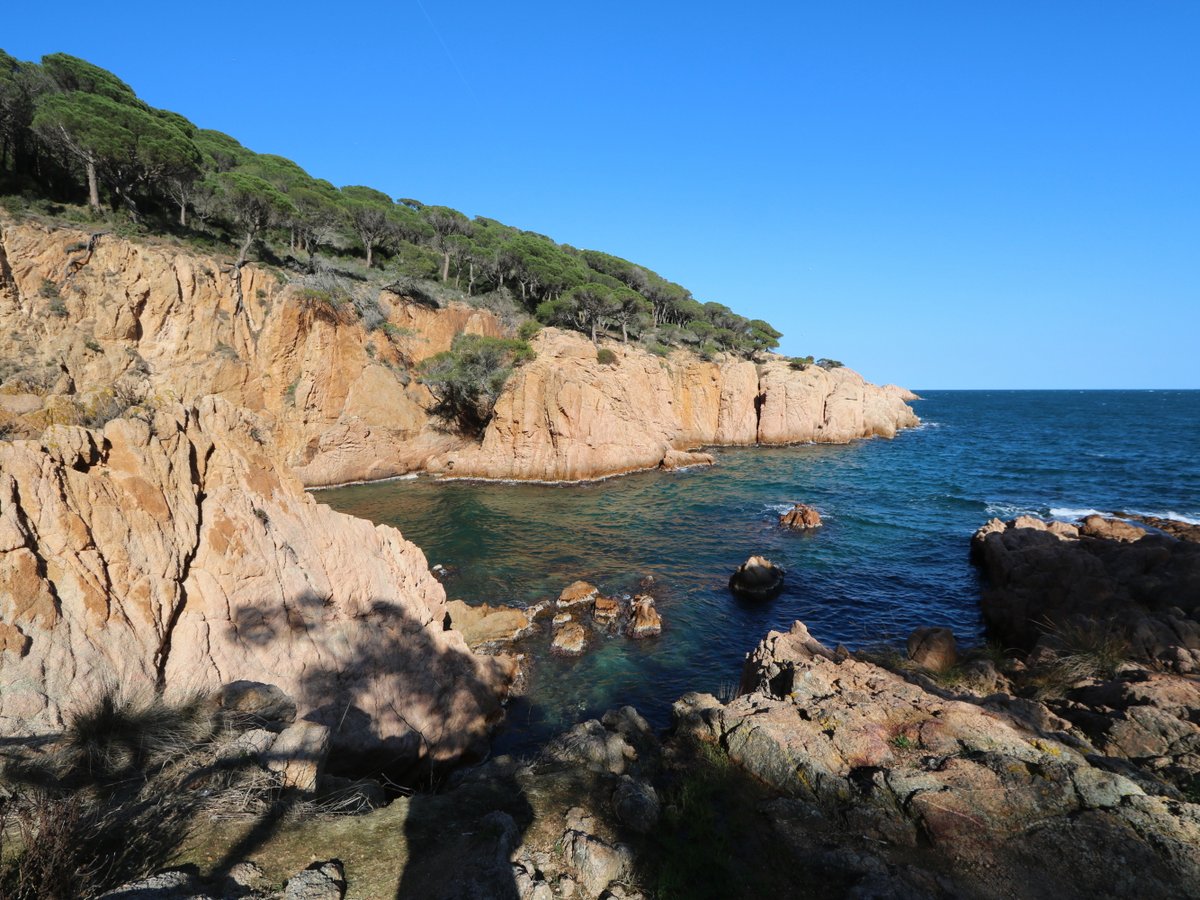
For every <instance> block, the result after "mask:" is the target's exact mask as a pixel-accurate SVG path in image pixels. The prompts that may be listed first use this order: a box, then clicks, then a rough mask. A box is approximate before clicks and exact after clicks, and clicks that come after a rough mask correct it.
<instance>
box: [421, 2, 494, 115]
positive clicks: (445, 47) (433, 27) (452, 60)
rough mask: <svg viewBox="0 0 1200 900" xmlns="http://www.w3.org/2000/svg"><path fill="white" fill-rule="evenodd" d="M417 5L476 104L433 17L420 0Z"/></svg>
mask: <svg viewBox="0 0 1200 900" xmlns="http://www.w3.org/2000/svg"><path fill="white" fill-rule="evenodd" d="M417 6H419V7H420V8H421V12H422V13H424V14H425V21H426V22H428V23H429V27H430V28H432V29H433V34H434V36H435V37H436V38H437V39H438V43H439V44H441V45H442V49H443V50H444V51H446V59H448V60H450V65H452V66H454V71H455V72H457V73H458V77H459V80H460V81H462V83H463V87H465V88H466V89H467V93H468V94H470V95H471V99H472V100H474V101H475V104H476V105H477V106H478V105H480V103H479V98H478V97H477V96H475V91H473V90H472V89H471V85H470V84H468V83H467V76H465V75H463V71H462V69H460V68H459V67H458V63H457V62H455V60H454V54H453V53H451V52H450V48H449V47H447V46H446V42H445V40H443V39H442V33H441V32H440V31H438V28H437V26H436V25H434V24H433V17H432V16H430V15H429V10H427V9H426V8H425V4H424V3H422V2H421V0H417Z"/></svg>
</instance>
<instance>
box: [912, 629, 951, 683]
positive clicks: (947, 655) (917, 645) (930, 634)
mask: <svg viewBox="0 0 1200 900" xmlns="http://www.w3.org/2000/svg"><path fill="white" fill-rule="evenodd" d="M908 658H909V659H910V660H912V661H913V662H914V663H916V664H917V665H918V666H920V667H921V668H922V669H928V670H929V671H930V672H945V671H947V670H948V669H952V668H953V667H954V666H955V664H956V663H957V662H958V644H957V643H956V642H955V640H954V632H953V631H951V630H950V629H949V628H918V629H916V630H915V631H914V632H913V633H912V634H910V635H909V636H908Z"/></svg>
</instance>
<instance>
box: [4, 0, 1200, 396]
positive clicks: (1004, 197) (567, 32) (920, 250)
mask: <svg viewBox="0 0 1200 900" xmlns="http://www.w3.org/2000/svg"><path fill="white" fill-rule="evenodd" d="M13 5H14V6H16V4H13ZM113 9H119V10H120V12H119V13H117V12H114V11H112V10H110V11H108V12H104V13H97V12H96V9H95V6H94V4H82V3H59V4H36V5H35V4H20V5H19V6H17V8H15V9H11V10H6V12H5V14H4V17H3V22H2V23H0V47H3V48H4V49H6V50H7V51H8V52H10V53H12V54H13V55H15V56H18V57H20V58H23V59H37V58H38V57H40V56H41V55H43V54H45V53H51V52H55V51H60V50H61V51H65V52H68V53H72V54H75V55H78V56H83V57H85V58H87V59H89V60H91V61H93V62H95V63H97V64H99V65H102V66H104V67H106V68H109V69H112V70H113V71H114V72H116V73H117V74H118V75H120V76H121V77H122V78H124V79H125V80H126V81H128V82H129V83H130V84H131V85H132V86H133V87H134V88H135V89H136V90H137V91H138V93H139V94H140V95H141V96H142V97H143V98H145V99H146V100H147V101H148V102H150V103H153V104H155V105H157V106H162V107H166V108H168V109H173V110H176V111H177V112H180V113H183V114H184V115H187V116H188V117H189V118H191V119H192V120H193V121H195V122H196V123H198V124H199V125H201V126H203V127H208V128H216V129H219V130H221V131H225V132H228V133H230V134H232V135H234V136H235V137H237V138H238V139H239V140H241V141H242V143H244V144H246V145H247V146H249V147H251V148H253V149H255V150H258V151H260V152H271V153H278V154H282V155H284V156H288V157H291V158H292V159H295V160H296V161H297V162H299V163H300V164H301V165H303V166H304V167H305V168H307V169H308V170H309V171H310V172H311V173H312V174H314V175H316V176H319V177H324V178H328V179H329V180H331V181H333V182H335V183H337V184H353V183H358V184H369V185H372V186H374V187H378V188H380V189H382V190H384V191H387V192H388V193H389V194H391V195H392V196H395V197H401V196H403V197H416V198H418V199H420V200H423V201H425V202H430V203H444V204H447V205H450V206H454V207H457V208H459V209H461V210H463V211H464V212H466V213H468V214H470V215H486V216H491V217H494V218H497V219H500V220H501V221H504V222H507V223H509V224H512V225H516V226H519V227H521V228H527V229H531V230H534V231H539V232H542V233H544V234H548V235H550V236H552V237H554V238H556V239H557V240H560V241H564V242H567V243H570V244H573V245H575V246H579V247H587V248H595V249H601V250H606V251H608V252H611V253H616V254H618V255H620V256H624V257H627V258H629V259H633V260H635V261H637V262H640V263H643V264H645V265H647V266H649V267H651V268H654V269H656V270H657V271H659V272H660V273H662V274H663V275H665V276H667V277H669V278H671V279H673V280H676V281H679V282H680V283H682V284H684V285H686V286H688V287H689V288H691V289H692V291H693V292H694V293H695V295H696V296H697V298H698V299H701V300H719V301H721V302H723V303H727V304H729V305H730V306H732V307H733V308H734V309H736V310H738V311H739V312H742V313H743V314H746V315H751V316H758V317H762V318H765V319H767V320H769V321H770V322H772V323H773V324H775V325H776V327H778V328H780V329H781V330H783V331H784V332H785V338H784V341H783V345H782V347H781V350H782V351H783V352H787V353H792V354H797V355H802V354H808V353H813V354H816V355H818V356H830V357H834V358H837V359H841V360H843V361H845V362H846V363H847V364H848V365H851V366H854V367H855V368H857V369H859V370H860V371H862V372H863V373H864V374H865V375H867V377H869V378H871V379H872V380H875V381H881V382H883V381H894V382H898V383H902V384H906V385H909V386H911V387H914V388H917V389H921V388H925V389H933V388H978V387H989V388H998V387H1000V388H1002V387H1012V388H1033V387H1070V388H1093V387H1095V388H1100V387H1151V388H1162V387H1188V388H1200V53H1197V52H1196V50H1195V47H1196V44H1197V40H1198V39H1200V3H1196V2H1154V3H1145V4H1132V3H1127V2H1105V0H1091V2H1081V3H1070V2H1055V3H1046V2H1029V3H1022V2H1005V3H1000V2H978V3H962V2H953V3H951V2H946V3H934V2H904V3H900V2H894V0H879V2H874V3H862V2H858V3H855V2H846V3H828V2H822V3H807V2H804V3H756V2H748V3H740V4H728V3H722V4H716V3H705V2H689V3H674V2H660V3H646V2H641V3H636V4H635V3H627V2H619V0H618V2H608V3H562V2H555V3H548V2H516V3H508V4H499V3H495V2H489V3H483V2H473V0H470V2H455V3H449V2H446V0H419V2H418V0H397V2H394V3H358V4H341V5H328V4H322V5H316V4H304V3H296V2H292V3H288V4H266V3H246V2H241V3H236V4H235V3H228V2H212V3H208V4H205V5H204V7H203V9H201V8H200V7H192V8H185V7H178V8H175V5H173V4H162V3H154V4H149V3H136V2H126V3H121V4H116V5H114V7H113Z"/></svg>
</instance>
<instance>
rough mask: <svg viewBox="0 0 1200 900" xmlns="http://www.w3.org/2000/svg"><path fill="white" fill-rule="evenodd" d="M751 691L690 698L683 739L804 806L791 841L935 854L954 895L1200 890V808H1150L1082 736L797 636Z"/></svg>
mask: <svg viewBox="0 0 1200 900" xmlns="http://www.w3.org/2000/svg"><path fill="white" fill-rule="evenodd" d="M742 690H743V692H744V693H743V694H742V695H741V696H739V697H737V698H736V699H734V700H731V701H730V702H728V703H724V704H722V703H720V702H718V701H717V700H716V699H715V698H712V697H708V696H705V695H689V696H688V697H685V698H683V699H682V700H681V701H680V702H679V703H677V704H676V705H675V719H676V733H677V734H692V735H694V736H695V737H696V738H697V739H699V740H701V741H705V742H710V744H711V745H716V744H719V745H720V746H723V747H726V748H728V755H729V758H730V760H731V761H733V762H734V763H736V764H737V765H738V766H741V767H743V768H744V769H745V770H746V771H747V772H749V773H751V774H752V775H754V776H755V777H756V778H758V779H761V780H762V781H763V782H765V783H766V784H768V785H770V786H772V787H773V788H774V789H776V790H778V791H780V792H782V793H783V794H784V795H785V796H790V797H794V798H795V801H794V802H793V805H792V806H791V807H790V808H789V810H790V811H788V812H783V813H782V814H783V817H784V822H785V823H790V824H789V827H797V828H803V827H806V825H805V823H807V827H811V826H812V824H813V823H818V822H828V821H831V820H832V821H844V822H845V823H846V828H847V829H848V830H850V831H852V832H853V833H855V834H861V835H864V836H865V837H867V838H868V839H871V840H875V841H881V842H886V843H887V845H888V846H890V847H892V848H895V850H896V851H898V852H904V850H905V848H909V849H911V850H913V851H915V850H916V849H917V848H918V847H920V846H922V845H923V844H926V843H928V845H930V846H931V847H932V848H933V850H934V851H935V852H937V854H938V855H939V857H940V858H943V859H953V860H954V868H953V871H952V873H948V874H950V875H951V877H952V878H953V879H954V883H953V884H952V885H950V886H949V889H948V890H946V893H947V894H949V895H951V896H984V897H992V896H1000V895H1001V893H1002V891H1000V890H998V888H997V886H999V885H1004V884H1009V885H1011V884H1016V883H1020V884H1022V885H1024V886H1025V887H1024V888H1023V891H1024V893H1023V896H1032V897H1047V898H1049V897H1057V896H1067V895H1070V896H1075V895H1098V896H1123V895H1126V894H1128V893H1137V894H1146V895H1161V896H1170V895H1173V894H1176V893H1178V891H1179V890H1181V889H1182V886H1183V885H1187V884H1192V883H1195V879H1196V878H1197V877H1200V845H1195V844H1193V843H1192V842H1193V841H1194V840H1196V839H1197V838H1200V817H1197V816H1196V814H1195V811H1194V809H1193V808H1190V807H1189V806H1188V805H1187V804H1177V803H1171V802H1164V800H1163V799H1161V798H1159V797H1155V796H1147V792H1146V790H1145V789H1144V788H1143V787H1142V786H1141V785H1140V784H1139V783H1138V782H1136V781H1134V780H1133V779H1131V778H1128V777H1125V776H1124V775H1122V774H1119V773H1118V772H1115V771H1110V770H1109V769H1108V768H1107V767H1106V766H1107V761H1106V760H1103V759H1096V762H1093V757H1091V756H1088V755H1085V753H1084V752H1080V749H1079V748H1081V747H1082V748H1086V747H1087V746H1088V745H1087V742H1086V741H1081V740H1080V739H1079V738H1078V737H1077V736H1075V735H1074V734H1066V733H1064V732H1063V731H1061V730H1058V731H1051V730H1045V729H1043V728H1040V727H1038V726H1036V725H1035V724H1033V723H1032V721H1031V718H1030V717H1027V716H1020V715H1014V714H1012V713H1010V712H1009V711H1008V710H1007V709H1005V708H1004V707H1003V706H1000V705H994V704H990V703H989V704H984V703H982V702H968V701H967V700H964V699H961V698H954V697H953V696H949V695H946V692H945V691H944V690H940V691H937V692H935V691H933V690H930V689H927V688H925V687H923V686H922V685H921V684H917V683H914V682H913V681H909V680H906V679H905V678H902V677H900V676H899V675H896V674H893V673H891V672H888V671H886V670H884V669H882V668H880V667H878V666H875V665H872V664H870V663H866V662H863V661H860V660H857V659H855V658H854V657H853V656H848V655H843V654H837V653H833V652H831V651H829V650H827V649H826V648H824V647H823V646H821V645H820V644H819V643H818V642H816V641H815V640H814V639H813V638H812V637H811V636H810V635H809V634H808V631H807V629H806V628H805V627H804V626H803V624H802V623H799V622H797V623H796V624H795V625H793V627H792V629H791V630H790V631H789V632H786V633H781V632H772V633H771V634H769V635H768V636H767V638H766V639H765V640H764V641H763V642H762V643H761V644H760V645H759V646H758V647H757V648H756V649H755V650H754V651H753V652H752V653H751V655H750V657H749V658H748V659H747V663H746V667H745V672H744V675H743V682H742ZM1045 722H1046V724H1047V725H1048V726H1050V727H1051V728H1058V729H1061V728H1063V727H1065V726H1064V723H1062V720H1056V719H1055V718H1054V717H1047V718H1046V719H1045ZM1100 764H1105V765H1104V766H1101V765H1100ZM781 812H782V810H781ZM1080 822H1085V823H1086V824H1087V829H1088V830H1087V833H1088V835H1089V837H1088V840H1087V841H1080V840H1079V836H1078V827H1079V823H1080ZM1134 835H1137V837H1134ZM1118 847H1119V848H1120V852H1115V851H1116V848H1118Z"/></svg>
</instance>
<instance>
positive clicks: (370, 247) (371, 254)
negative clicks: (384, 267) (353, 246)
mask: <svg viewBox="0 0 1200 900" xmlns="http://www.w3.org/2000/svg"><path fill="white" fill-rule="evenodd" d="M363 243H364V244H366V245H367V268H368V269H369V268H371V260H373V259H374V258H375V245H374V244H373V243H371V241H363Z"/></svg>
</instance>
